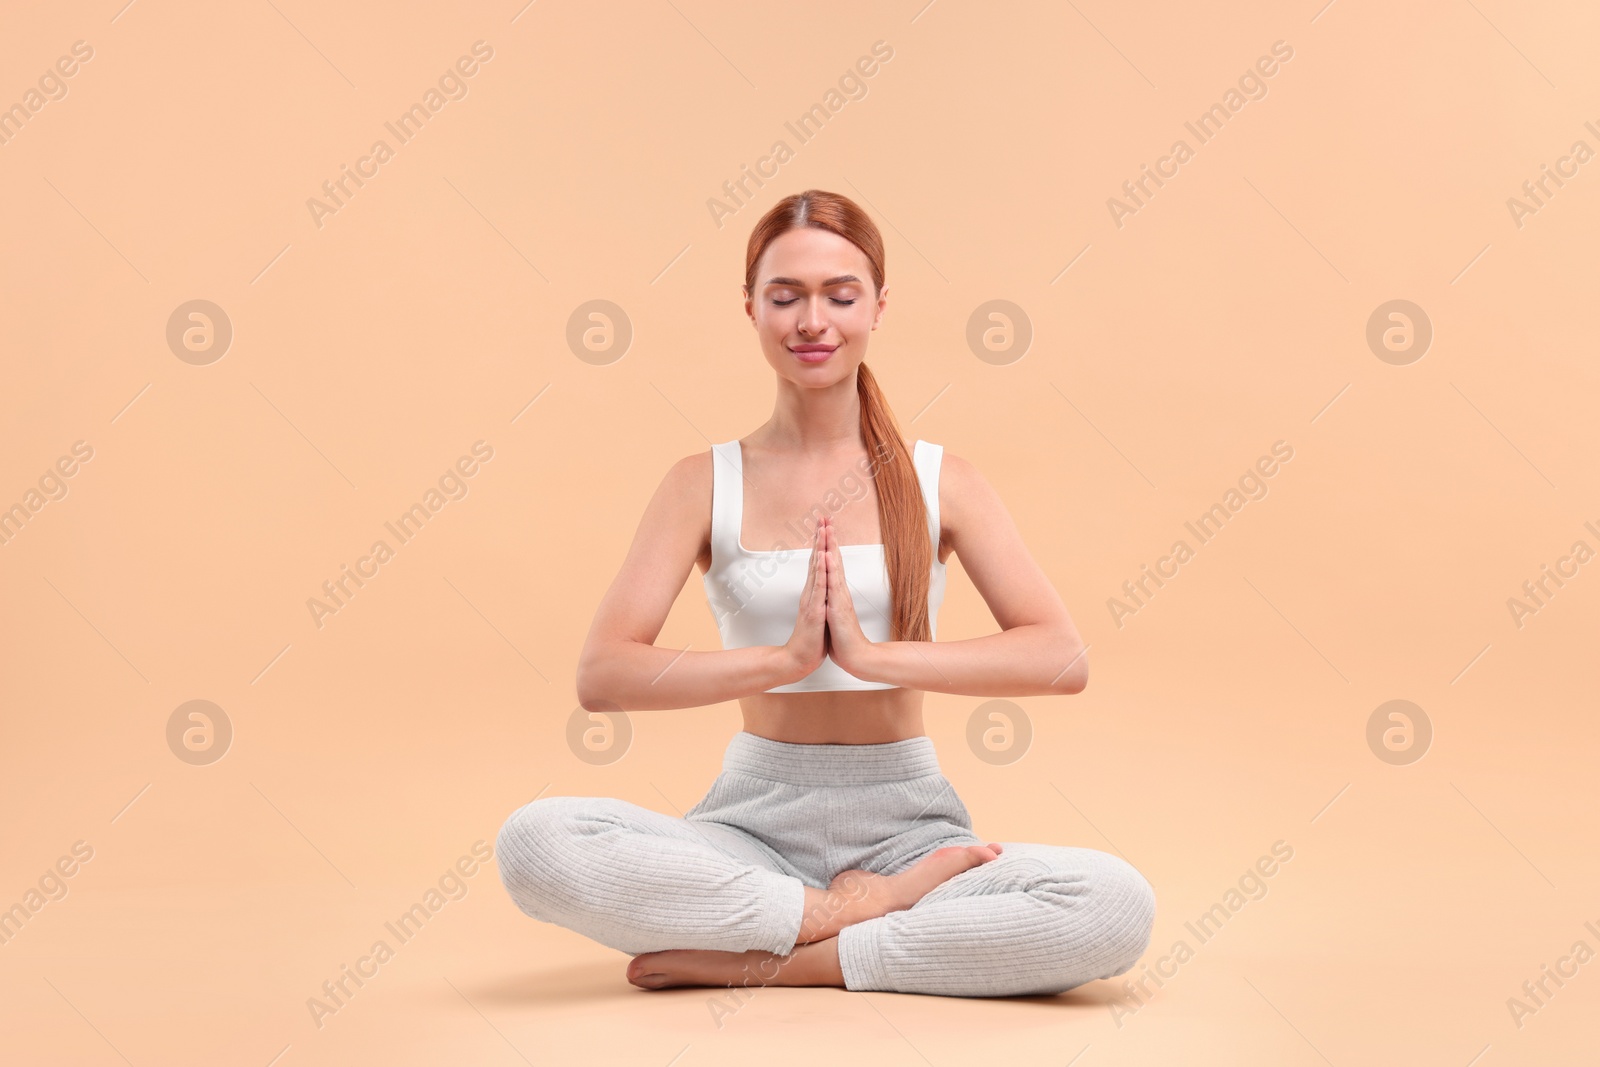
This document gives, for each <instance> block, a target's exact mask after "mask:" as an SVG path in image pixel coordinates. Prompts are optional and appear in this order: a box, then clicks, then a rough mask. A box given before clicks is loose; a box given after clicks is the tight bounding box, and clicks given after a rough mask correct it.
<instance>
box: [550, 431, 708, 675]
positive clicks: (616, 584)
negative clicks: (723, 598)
mask: <svg viewBox="0 0 1600 1067" xmlns="http://www.w3.org/2000/svg"><path fill="white" fill-rule="evenodd" d="M710 529H711V453H710V452H709V451H707V452H703V453H699V454H697V455H693V456H685V457H684V458H683V459H680V460H679V461H678V462H677V463H675V464H673V466H672V468H671V469H670V470H668V471H667V473H666V474H665V475H664V476H663V477H662V479H661V484H660V485H659V486H657V487H656V491H655V495H654V496H652V497H651V498H650V503H649V504H647V505H646V506H645V509H644V515H643V517H641V518H640V520H639V528H638V529H637V530H636V531H635V532H634V535H633V544H632V545H631V546H630V547H629V548H628V554H627V557H626V558H624V559H623V561H622V567H621V569H619V570H618V571H617V576H616V577H615V578H614V579H612V582H611V588H609V589H607V590H606V594H605V596H604V597H602V598H601V600H600V606H599V608H598V609H596V611H595V616H594V622H593V623H592V624H590V627H589V636H588V638H587V639H586V640H585V642H584V647H583V653H582V654H581V655H580V657H579V672H580V673H582V670H583V664H584V661H585V660H587V659H588V658H589V656H590V654H591V653H592V652H593V651H594V650H595V649H596V648H597V647H598V646H599V645H602V644H604V643H607V642H612V641H638V642H640V643H642V644H647V645H649V644H654V643H655V639H656V636H657V635H658V634H660V633H661V627H662V626H663V625H664V624H665V623H666V621H667V613H668V612H669V611H670V610H671V609H672V605H673V602H674V601H676V600H677V598H678V594H679V593H680V592H682V591H683V583H684V582H685V581H686V580H687V579H688V576H689V571H690V569H691V568H692V567H693V566H694V561H695V559H696V558H697V557H699V555H700V554H701V551H702V549H703V548H704V546H705V544H706V541H707V539H708V538H709V537H710Z"/></svg>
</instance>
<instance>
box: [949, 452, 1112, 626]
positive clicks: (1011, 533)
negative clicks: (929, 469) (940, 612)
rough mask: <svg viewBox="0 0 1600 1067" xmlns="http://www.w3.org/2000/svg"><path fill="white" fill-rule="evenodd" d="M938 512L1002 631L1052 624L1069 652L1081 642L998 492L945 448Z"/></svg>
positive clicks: (964, 461)
mask: <svg viewBox="0 0 1600 1067" xmlns="http://www.w3.org/2000/svg"><path fill="white" fill-rule="evenodd" d="M939 514H940V516H941V525H943V526H944V527H945V536H946V538H947V539H948V540H949V542H950V545H951V548H952V550H953V551H954V552H955V554H956V555H958V556H960V557H961V568H962V570H964V571H966V572H967V575H968V576H969V577H970V578H971V579H972V584H973V585H974V586H975V587H977V590H978V594H979V595H980V596H982V597H983V601H984V603H985V604H988V605H989V611H990V612H992V613H993V615H994V618H995V621H996V622H997V623H999V624H1000V628H1001V629H1002V630H1009V629H1011V628H1012V627H1013V626H1025V625H1029V624H1038V625H1044V626H1054V627H1058V628H1059V629H1060V630H1061V631H1062V633H1063V634H1064V635H1065V636H1066V638H1067V639H1068V643H1069V644H1070V645H1072V646H1073V650H1074V651H1076V650H1077V649H1081V648H1082V647H1083V645H1082V639H1081V638H1080V637H1079V636H1078V630H1077V627H1076V626H1074V625H1073V622H1072V616H1071V615H1070V614H1068V612H1067V606H1066V605H1065V604H1063V603H1062V601H1061V595H1060V594H1059V593H1057V592H1056V589H1055V586H1054V585H1052V584H1051V583H1050V578H1049V576H1048V575H1046V574H1045V573H1044V571H1043V570H1042V569H1041V568H1040V567H1039V564H1038V563H1036V562H1035V561H1034V558H1033V556H1032V554H1031V553H1029V551H1028V546H1027V545H1026V544H1024V543H1023V540H1022V534H1021V532H1020V531H1019V530H1018V529H1017V524H1016V523H1015V522H1014V521H1012V518H1011V513H1010V512H1009V511H1007V510H1006V506H1005V504H1004V502H1002V501H1001V499H1000V494H999V493H997V492H995V489H994V486H992V485H990V484H989V480H988V479H987V478H985V477H984V476H983V475H982V474H981V473H980V472H979V471H978V469H977V468H976V467H974V466H973V465H972V464H971V463H968V462H967V461H966V460H964V459H962V458H961V457H960V456H952V455H951V454H950V453H949V452H948V451H946V452H945V454H944V460H943V463H942V464H941V467H940V476H939Z"/></svg>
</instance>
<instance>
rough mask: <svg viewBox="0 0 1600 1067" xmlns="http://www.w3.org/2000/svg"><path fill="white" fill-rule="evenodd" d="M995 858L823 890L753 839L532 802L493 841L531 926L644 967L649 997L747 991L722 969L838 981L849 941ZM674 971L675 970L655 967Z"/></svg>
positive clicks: (964, 850) (639, 980) (700, 826)
mask: <svg viewBox="0 0 1600 1067" xmlns="http://www.w3.org/2000/svg"><path fill="white" fill-rule="evenodd" d="M999 852H1000V846H998V845H993V846H983V845H969V844H962V845H955V846H950V847H946V848H940V849H936V850H934V851H933V852H932V853H930V854H929V855H927V856H925V857H923V858H922V859H920V860H919V861H917V862H915V863H913V864H910V865H909V866H907V867H906V868H905V869H904V870H901V871H898V872H896V873H894V874H892V875H883V874H874V873H872V872H869V871H865V870H854V871H844V872H841V873H840V874H839V875H837V876H836V877H834V879H833V880H832V882H831V883H830V885H828V886H826V887H823V886H819V885H812V884H808V883H807V882H806V880H805V879H804V877H803V876H802V872H800V871H798V870H797V869H796V868H794V866H793V865H792V864H790V863H789V862H788V861H787V860H785V859H784V858H783V857H782V856H780V855H778V854H777V853H776V852H774V851H773V850H771V849H770V848H767V847H766V846H765V845H763V844H762V843H761V842H760V841H757V840H755V839H754V838H752V837H749V836H748V835H745V834H741V833H738V832H736V831H734V830H731V829H729V828H727V827H725V826H721V825H719V824H716V823H709V822H697V821H690V820H686V819H682V818H675V817H673V816H670V815H663V814H661V813H660V812H656V811H651V810H650V809H648V808H644V807H640V806H639V805H637V804H633V803H630V802H628V801H624V800H618V799H615V798H611V797H566V796H558V797H545V798H543V799H541V800H536V801H533V802H532V803H529V804H526V805H524V806H523V807H521V808H519V809H518V810H517V811H515V812H513V813H512V815H511V817H510V818H508V819H507V820H506V822H505V825H504V826H503V827H502V828H501V830H500V834H499V836H498V838H497V840H496V855H497V856H498V857H499V865H500V877H501V880H502V882H503V883H504V884H505V887H506V890H507V891H508V892H509V893H510V895H511V898H512V900H513V901H514V902H515V903H516V905H517V907H518V908H519V909H520V910H521V911H522V912H523V913H524V914H526V915H530V916H532V917H533V918H535V919H539V920H541V921H544V922H551V923H556V924H558V925H561V926H564V927H566V928H567V929H570V930H574V931H576V932H578V933H581V934H583V935H584V936H586V937H588V938H590V939H592V940H594V941H598V942H600V943H601V944H603V945H607V946H610V947H612V948H615V949H618V950H620V951H622V952H626V953H627V954H629V955H630V956H636V957H637V958H636V959H635V960H634V961H633V962H632V963H631V964H630V965H629V968H628V977H629V980H630V981H634V982H635V984H637V985H641V986H643V987H645V988H665V987H666V986H668V985H683V984H704V983H703V982H701V981H700V979H702V978H704V979H707V980H711V984H716V985H727V984H729V983H730V982H737V981H740V980H741V979H739V978H737V977H736V976H735V975H734V974H732V973H730V974H729V975H728V976H727V977H724V978H720V979H719V978H718V977H717V975H719V974H721V973H722V971H723V970H728V969H729V968H730V967H732V968H733V969H734V970H737V969H738V968H739V967H742V966H744V965H745V963H747V962H748V963H756V962H759V961H770V960H774V959H786V960H790V961H791V962H794V960H793V959H791V957H797V958H798V961H799V962H800V963H802V966H801V967H797V968H784V969H783V970H782V972H781V973H782V976H783V979H784V980H799V979H801V978H804V979H805V981H804V984H818V982H817V980H818V979H822V978H828V977H831V976H832V975H833V974H835V973H836V972H837V971H838V968H839V954H838V947H837V942H836V938H837V935H838V933H839V932H840V930H842V929H846V928H848V927H850V926H853V925H856V924H859V923H863V922H867V921H870V920H872V919H875V918H877V917H879V916H882V915H885V914H889V913H891V912H893V911H897V910H903V909H905V908H909V907H911V906H912V905H914V904H915V903H917V902H918V901H919V900H921V899H922V898H923V896H924V895H925V894H927V893H928V892H929V891H930V890H931V889H933V888H934V887H936V886H938V885H940V884H942V883H944V882H946V881H948V880H949V879H951V878H952V877H954V876H955V875H957V874H959V873H961V872H963V871H966V870H968V869H970V868H971V867H973V866H975V865H977V864H980V863H985V862H990V861H992V860H994V858H995V857H996V855H998V853H999ZM695 950H700V951H699V952H698V953H696V951H695ZM664 959H666V960H670V961H673V965H672V966H671V967H670V968H667V967H664V966H652V964H659V963H660V962H661V961H662V960H664ZM735 961H737V962H735ZM707 966H713V967H716V968H720V969H719V970H717V971H716V973H711V972H709V971H707V970H706V969H705V968H706V967H707ZM819 968H820V969H819Z"/></svg>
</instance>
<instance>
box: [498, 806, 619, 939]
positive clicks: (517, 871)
mask: <svg viewBox="0 0 1600 1067" xmlns="http://www.w3.org/2000/svg"><path fill="white" fill-rule="evenodd" d="M600 799H601V798H596V797H542V798H540V799H538V800H534V801H531V802H529V803H527V804H524V805H523V806H522V807H520V808H518V809H517V810H516V811H514V812H512V813H511V815H510V817H509V818H507V819H506V821H505V823H504V825H502V826H501V827H500V832H499V834H498V835H497V836H496V837H495V856H496V858H497V860H498V861H499V866H500V880H501V882H502V883H504V885H505V887H506V891H507V892H508V893H510V894H511V899H512V900H513V901H515V902H516V904H517V907H518V908H520V909H521V910H522V911H523V912H524V913H525V914H528V915H532V916H534V917H535V918H540V917H541V916H540V914H539V913H540V911H541V910H547V909H548V907H549V906H550V905H551V904H552V903H554V902H555V901H556V900H557V899H558V898H559V897H560V895H561V893H562V886H563V882H564V880H565V879H564V878H563V875H564V874H565V873H567V872H568V871H570V868H571V866H572V865H571V862H570V858H568V859H563V858H562V853H563V852H565V851H566V850H567V849H568V847H569V846H570V843H571V841H572V840H573V838H574V836H575V835H576V834H578V833H579V832H580V827H581V825H582V823H583V821H584V820H585V818H587V817H589V816H590V815H592V812H591V811H590V810H589V805H591V804H594V803H595V802H597V801H598V800H600Z"/></svg>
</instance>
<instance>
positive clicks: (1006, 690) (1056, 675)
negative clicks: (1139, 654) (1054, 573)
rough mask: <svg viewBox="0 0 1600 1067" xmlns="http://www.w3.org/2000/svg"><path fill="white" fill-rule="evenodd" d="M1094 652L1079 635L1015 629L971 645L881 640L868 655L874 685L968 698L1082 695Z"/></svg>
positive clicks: (1040, 628) (1034, 628) (868, 674)
mask: <svg viewBox="0 0 1600 1067" xmlns="http://www.w3.org/2000/svg"><path fill="white" fill-rule="evenodd" d="M1087 651H1088V649H1087V648H1086V647H1085V646H1084V645H1083V643H1082V641H1081V639H1079V637H1078V635H1077V633H1076V632H1071V633H1066V632H1063V631H1062V630H1060V629H1058V628H1056V627H1051V626H1043V625H1028V626H1013V627H1012V628H1011V629H1009V630H1002V631H1001V632H999V633H997V634H990V635H988V636H986V637H974V638H970V639H968V640H965V641H880V642H878V643H876V644H874V645H872V646H871V647H870V648H869V649H868V651H867V655H866V657H865V659H866V663H865V664H864V667H863V670H864V671H865V673H861V672H858V671H854V670H853V671H852V672H851V673H853V674H858V676H859V677H862V678H865V679H866V680H868V681H873V682H888V683H889V684H891V685H897V686H900V687H901V688H904V689H923V690H927V691H928V692H932V693H957V694H961V695H963V696H1044V695H1052V694H1071V693H1078V692H1082V690H1083V688H1084V686H1085V685H1087V684H1088V682H1089V661H1088V659H1087V657H1086V656H1085V655H1084V653H1085V652H1087Z"/></svg>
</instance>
